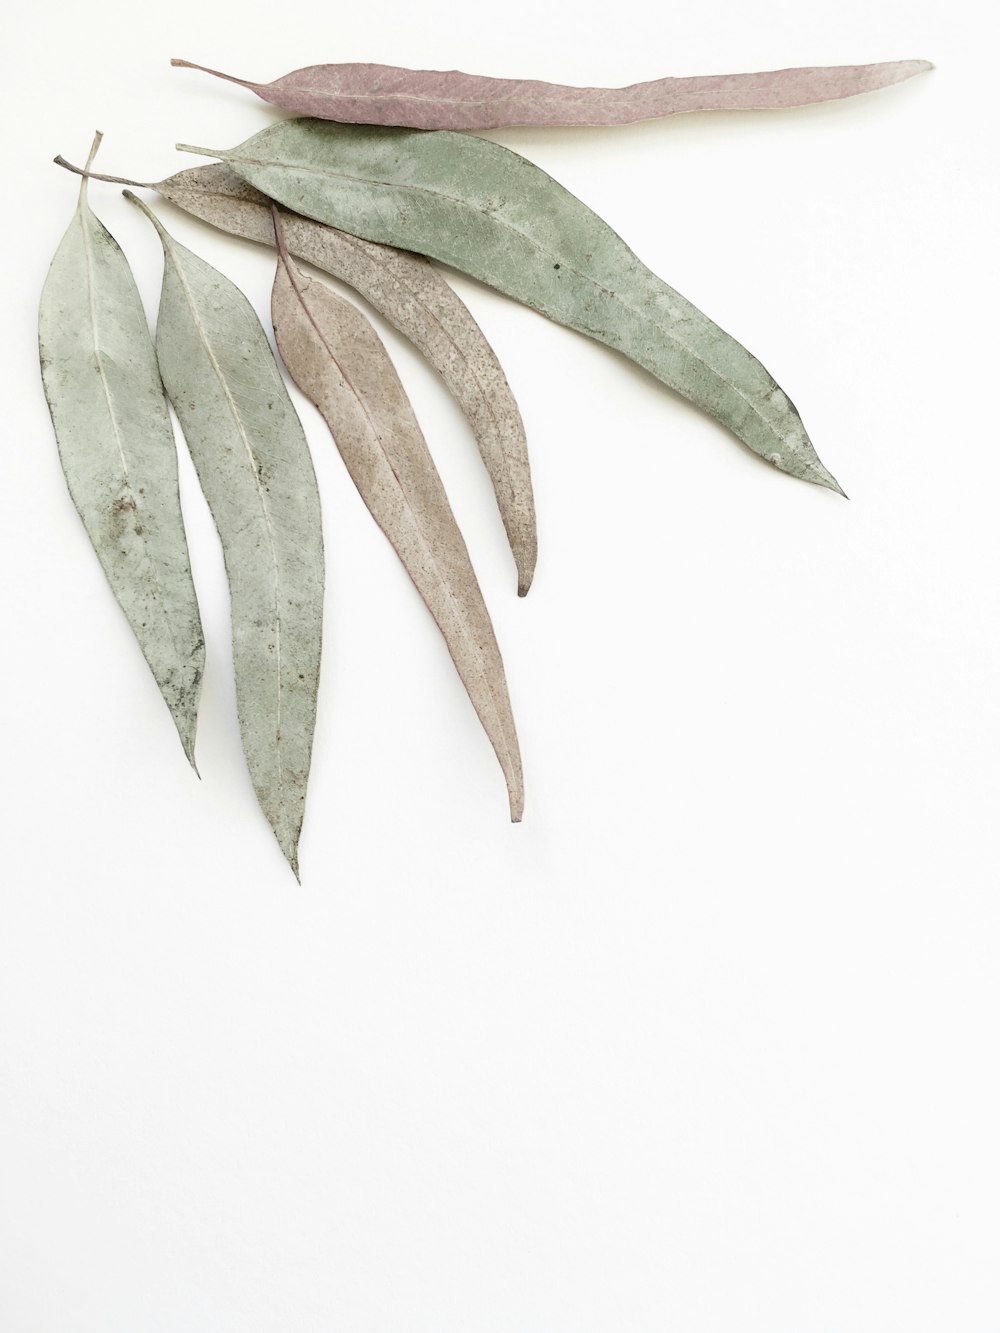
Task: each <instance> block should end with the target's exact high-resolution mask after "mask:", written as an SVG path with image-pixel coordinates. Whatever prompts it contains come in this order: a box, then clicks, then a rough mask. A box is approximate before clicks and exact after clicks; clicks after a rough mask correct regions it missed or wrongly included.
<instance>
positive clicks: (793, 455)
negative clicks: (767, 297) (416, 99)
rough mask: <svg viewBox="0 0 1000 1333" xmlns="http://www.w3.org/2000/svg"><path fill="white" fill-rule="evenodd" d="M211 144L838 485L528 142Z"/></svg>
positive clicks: (791, 420) (780, 412) (276, 185)
mask: <svg viewBox="0 0 1000 1333" xmlns="http://www.w3.org/2000/svg"><path fill="white" fill-rule="evenodd" d="M181 146H183V145H181ZM193 151H195V152H203V151H207V150H202V149H194V150H193ZM209 156H212V157H221V158H223V159H224V160H225V161H226V162H228V163H229V164H230V165H231V166H233V167H234V168H235V169H236V170H237V171H238V172H239V173H240V175H241V176H243V177H244V178H245V179H246V180H248V181H249V182H250V183H251V184H252V185H255V186H256V187H257V188H258V189H260V190H262V191H263V192H264V193H265V194H267V195H269V196H270V197H271V198H273V199H276V200H277V201H278V202H280V203H282V204H284V205H285V206H286V207H288V208H291V209H294V210H295V211H296V212H299V213H305V214H306V215H307V216H309V217H312V218H315V219H317V220H318V221H321V222H326V223H328V224H329V225H331V226H334V227H339V228H341V229H342V230H344V231H348V232H352V233H353V234H355V235H358V236H362V237H365V238H367V239H368V240H372V241H380V242H382V243H385V244H389V245H396V246H399V247H401V248H402V249H406V250H416V251H417V252H419V253H421V254H426V255H430V256H431V257H432V258H434V259H438V260H440V261H441V262H443V263H445V264H450V265H452V266H454V267H455V268H457V269H460V270H462V272H464V273H468V274H470V275H472V276H473V277H476V278H478V279H480V280H481V281H482V282H485V283H488V284H489V285H490V286H492V287H495V288H497V289H498V290H499V291H501V292H504V293H506V294H507V295H508V296H512V297H514V298H515V299H516V300H518V301H522V302H523V303H524V304H525V305H528V306H531V307H532V308H533V309H535V310H538V311H539V312H540V313H542V314H544V315H547V316H548V317H549V318H550V319H554V320H556V321H557V322H559V323H561V324H565V325H567V326H568V327H570V328H573V329H576V330H578V331H579V332H581V333H585V334H587V335H588V336H590V337H592V338H595V339H597V340H598V341H599V342H603V343H606V344H607V345H608V346H609V347H613V348H615V349H616V350H617V351H619V352H622V353H623V354H624V355H625V356H628V357H630V358H631V359H632V360H633V361H635V362H637V363H638V364H639V365H641V366H644V367H645V368H646V369H647V370H649V371H650V372H651V373H652V374H654V375H655V376H657V378H658V379H660V380H662V381H663V382H664V383H665V384H667V385H668V386H669V387H670V388H672V389H674V390H676V392H678V393H680V394H681V395H683V397H685V398H687V399H689V400H690V401H691V402H692V403H694V404H695V405H696V406H697V407H699V408H701V409H702V410H703V411H705V412H707V413H709V414H710V415H711V416H713V417H715V418H716V419H717V420H719V421H720V422H722V424H723V425H725V426H727V427H728V428H729V429H730V430H731V431H732V432H733V434H734V435H736V436H737V437H738V438H739V439H741V440H742V441H743V442H744V443H745V444H747V445H748V446H749V447H750V448H751V449H752V450H753V451H754V452H755V453H757V454H759V455H760V456H761V457H762V458H764V459H766V460H767V461H768V462H769V463H772V464H774V466H775V467H777V468H780V469H781V470H782V471H784V472H788V473H790V474H791V475H793V476H796V477H801V478H804V479H805V480H807V481H812V482H817V483H818V484H820V485H823V486H829V487H831V488H832V489H834V490H838V491H839V490H840V487H839V486H838V485H837V483H836V481H835V480H834V478H833V477H832V476H831V475H830V473H829V472H828V471H827V470H826V468H825V467H824V466H823V464H822V463H821V462H820V460H819V458H818V457H817V455H816V452H815V450H814V449H813V446H812V444H811V442H810V440H809V437H808V436H807V434H806V431H805V428H804V427H803V425H802V422H801V420H800V418H799V415H798V412H797V411H796V410H795V407H794V406H793V404H792V403H791V402H790V400H789V399H788V397H787V396H786V395H785V393H784V392H783V391H782V389H781V388H780V387H779V386H778V384H777V383H776V382H775V380H774V379H773V378H772V377H771V375H770V374H769V373H768V372H767V371H766V370H765V369H764V367H763V366H762V365H761V363H760V362H759V361H758V360H757V359H756V357H754V356H752V355H751V354H750V353H749V352H748V351H747V350H746V348H745V347H743V346H741V344H740V343H738V342H737V341H736V340H735V339H734V338H732V337H730V336H729V334H727V333H725V332H724V331H723V330H722V329H720V328H719V327H718V325H716V324H714V323H713V322H712V321H711V320H710V319H708V318H707V317H706V316H705V315H703V314H702V313H701V311H699V310H698V309H696V308H695V306H693V305H692V304H691V303H690V302H689V301H687V300H685V299H684V297H682V296H680V295H679V294H678V293H677V292H675V291H674V290H673V289H672V288H671V287H668V286H667V284H666V283H665V282H663V281H662V279H660V278H658V277H657V276H656V275H655V274H654V273H652V272H651V271H650V270H649V269H648V268H647V267H646V266H645V265H644V264H643V263H641V261H640V260H639V259H638V258H637V257H636V255H635V254H633V252H632V251H631V250H630V249H629V248H628V246H627V245H626V244H625V242H624V241H623V240H622V239H621V237H620V236H618V235H617V234H616V233H615V232H613V231H612V230H611V228H610V227H609V226H608V225H607V224H606V223H605V222H603V221H602V220H601V219H600V218H599V217H598V216H597V215H596V213H593V212H592V211H591V210H590V209H589V208H587V207H586V205H585V204H583V203H581V202H580V200H579V199H577V198H575V197H574V196H573V195H572V194H570V193H569V191H568V190H565V189H564V188H563V187H562V186H561V185H559V184H558V183H557V182H556V181H554V180H553V179H552V178H551V177H550V176H548V175H546V174H545V172H543V171H541V170H540V169H539V168H538V167H536V166H534V165H533V164H532V163H531V162H528V161H527V160H526V159H525V158H523V157H520V156H519V155H518V154H517V153H513V152H511V151H510V150H509V149H506V148H502V147H500V146H499V145H498V144H495V143H490V142H489V141H487V140H485V139H479V138H476V137H474V136H472V135H467V134H456V133H453V132H451V131H447V130H439V131H431V132H423V131H416V130H400V129H391V128H386V127H379V126H363V125H339V124H335V123H332V122H330V121H323V120H310V119H300V120H288V121H281V122H279V123H278V124H276V125H273V126H271V127H270V128H268V129H266V130H262V131H261V132H260V133H259V134H255V135H254V136H253V137H252V138H250V139H248V140H247V141H246V142H245V143H243V144H240V145H239V146H238V147H236V148H233V149H230V150H228V151H224V152H219V151H215V150H213V151H212V152H210V153H209Z"/></svg>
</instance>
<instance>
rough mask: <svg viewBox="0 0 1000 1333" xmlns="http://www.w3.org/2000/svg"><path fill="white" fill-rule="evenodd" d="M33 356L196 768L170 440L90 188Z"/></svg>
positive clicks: (103, 551)
mask: <svg viewBox="0 0 1000 1333" xmlns="http://www.w3.org/2000/svg"><path fill="white" fill-rule="evenodd" d="M99 142H100V135H98V136H97V138H96V139H95V140H94V146H93V148H92V149H91V153H90V158H89V159H88V167H89V165H90V162H91V161H92V160H93V156H94V153H95V152H96V150H97V146H98V144H99ZM38 346H39V352H40V356H41V367H42V382H43V384H44V387H45V396H46V398H47V399H48V404H49V411H50V412H51V414H52V424H53V426H54V427H55V433H56V440H57V443H58V445H59V456H60V459H61V460H62V466H63V471H64V472H65V474H66V481H67V483H68V485H69V490H70V494H71V495H72V497H73V503H74V504H75V505H76V507H77V510H78V511H79V514H80V517H81V518H82V519H83V523H84V527H85V528H86V530H87V535H88V536H89V538H90V541H91V543H92V545H93V547H94V550H95V551H96V552H97V557H98V559H99V560H100V562H101V565H102V567H103V569H104V573H105V574H106V576H107V579H108V582H109V584H110V585H111V589H112V591H113V592H114V595H115V597H116V598H117V599H118V602H119V604H120V606H121V608H122V610H123V611H124V612H125V615H126V617H127V618H128V622H129V624H130V625H131V627H132V632H133V633H134V634H135V637H136V639H137V640H138V642H139V646H140V648H141V649H142V652H143V655H144V656H145V658H146V661H147V662H148V663H149V668H150V670H151V671H152V673H153V676H154V678H155V680H156V683H157V685H158V686H159V687H160V693H161V694H162V695H163V698H164V701H165V702H166V705H167V707H168V708H169V709H170V713H171V716H172V717H173V719H174V723H175V725H176V727H177V732H178V734H179V736H180V738H181V744H182V745H183V746H184V753H185V754H186V755H187V757H188V759H189V760H190V762H191V764H192V765H193V764H194V741H195V731H196V728H197V722H198V701H199V699H200V697H201V681H202V675H203V673H204V669H205V641H204V638H203V637H202V631H201V619H200V617H199V615H198V602H197V598H196V597H195V590H194V584H193V582H192V580H191V564H190V560H189V558H188V548H187V538H186V537H185V533H184V521H183V519H182V517H181V506H180V496H179V494H178V489H177V452H176V446H175V444H174V432H173V427H172V426H171V424H170V414H169V412H168V410H167V402H166V398H165V397H164V393H163V385H162V383H161V382H160V373H159V370H158V369H157V365H156V355H155V353H154V351H153V344H152V341H151V339H150V336H149V328H148V325H147V324H146V315H145V311H144V310H143V308H142V301H141V300H140V298H139V292H138V289H137V288H136V285H135V279H134V278H133V277H132V270H131V269H130V268H129V265H128V260H127V259H126V258H125V256H124V255H123V254H122V252H121V250H120V248H119V246H118V243H117V242H116V241H115V239H114V237H113V236H112V235H111V233H110V232H109V231H107V230H106V228H105V227H103V226H102V224H101V223H100V222H99V221H98V219H97V218H96V217H95V216H94V214H93V213H92V212H91V210H90V206H89V204H88V203H87V181H86V178H85V179H84V180H83V182H82V184H81V186H80V199H79V203H78V205H77V209H76V213H75V214H74V216H73V221H72V222H71V223H70V225H69V229H68V230H67V232H66V234H65V236H64V237H63V239H62V241H61V243H60V245H59V249H58V250H57V251H56V255H55V258H54V259H53V260H52V266H51V268H50V269H49V273H48V277H47V278H46V279H45V286H44V288H43V290H42V298H41V303H40V306H39V311H38Z"/></svg>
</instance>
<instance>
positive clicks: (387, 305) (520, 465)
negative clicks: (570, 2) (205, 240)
mask: <svg viewBox="0 0 1000 1333" xmlns="http://www.w3.org/2000/svg"><path fill="white" fill-rule="evenodd" d="M154 188H155V189H156V190H158V191H159V193H160V194H161V195H162V196H163V197H164V198H165V199H169V200H170V202H171V203H174V204H177V205H178V206H179V207H181V208H184V209H186V210H187V211H188V212H189V213H193V214H194V215H195V216H196V217H199V218H202V219H204V220H205V221H206V222H210V223H211V224H212V225H213V226H214V227H220V228H221V229H222V230H223V231H228V232H231V233H233V234H234V235H237V236H245V237H247V238H249V239H250V240H253V241H260V242H263V243H265V244H267V245H271V244H273V241H274V230H273V228H272V225H271V213H270V202H269V200H268V199H267V198H266V197H265V196H264V195H262V194H261V193H260V192H259V191H258V190H255V189H254V188H253V186H252V185H249V184H248V183H247V182H246V181H245V180H244V179H243V178H242V177H241V176H240V175H238V174H237V173H236V172H235V171H233V170H232V169H231V168H230V167H228V166H227V165H226V164H225V163H223V162H219V163H215V164H213V165H212V166H207V167H193V168H191V169H190V170H188V171H179V172H178V173H177V174H176V175H175V176H170V177H169V178H168V179H167V180H164V181H160V182H158V184H157V185H156V186H155V187H154ZM283 230H284V236H285V242H286V245H287V247H288V250H289V251H290V253H292V254H294V255H298V257H299V258H300V259H305V260H308V262H309V263H310V264H314V265H315V266H316V267H317V268H320V269H323V271H324V272H326V273H329V274H331V276H333V277H335V278H339V279H340V280H341V281H342V282H346V283H347V284H348V286H350V287H353V288H354V290H355V291H356V292H358V293H359V294H360V295H361V296H363V297H364V298H365V300H366V301H368V302H369V304H370V305H372V306H374V308H375V309H376V310H377V311H378V312H379V313H380V314H381V315H384V316H385V318H386V319H387V320H388V321H389V322H390V324H392V325H394V327H395V328H397V329H399V331H400V332H401V333H402V334H404V335H405V336H406V337H407V338H409V339H410V341H411V342H412V343H413V344H414V346H415V347H417V348H418V350H419V351H421V352H422V353H423V355H424V356H425V357H426V358H427V360H428V362H429V363H430V364H431V365H432V366H433V367H434V369H435V370H436V371H437V372H438V374H439V375H440V376H441V377H442V379H443V380H444V382H445V384H446V385H447V386H448V388H449V389H450V390H451V392H452V394H453V395H454V397H455V399H456V401H457V402H458V404H459V406H460V407H461V408H462V411H463V412H464V413H465V416H466V418H467V420H468V422H469V424H470V426H471V427H472V430H473V433H474V435H475V438H476V443H477V444H478V445H479V451H480V454H481V455H482V458H483V462H484V463H485V465H486V468H487V471H488V472H489V474H490V480H491V481H492V483H493V490H494V492H495V494H496V498H497V507H498V508H499V510H500V516H501V518H502V519H503V523H504V527H505V529H506V531H507V537H508V540H509V542H510V547H511V551H512V553H513V556H514V562H515V564H516V566H517V587H518V593H519V594H520V595H521V596H522V597H523V596H524V595H525V593H526V592H527V591H528V588H529V587H530V585H531V580H532V576H533V574H534V570H535V559H536V556H537V549H538V541H537V536H536V530H535V507H534V500H533V498H532V491H531V471H530V468H529V465H528V445H527V441H526V439H525V434H524V424H523V422H522V420H521V414H520V412H519V411H518V407H517V403H516V402H515V401H514V396H513V394H512V393H511V391H510V386H509V385H508V383H507V378H506V376H505V375H504V372H503V369H502V367H501V365H500V363H499V361H498V360H497V358H496V354H495V353H494V351H493V349H492V348H491V347H490V345H489V343H488V342H487V341H486V338H485V337H484V335H483V332H482V330H481V329H480V327H479V325H478V324H477V323H476V321H475V320H474V319H473V317H472V315H471V314H470V313H469V310H468V308H467V307H466V306H465V304H464V302H463V301H461V300H460V298H459V297H458V296H457V295H456V293H455V292H454V291H453V290H452V289H451V287H449V285H448V283H447V282H446V281H445V279H444V278H443V276H442V275H441V274H440V273H439V272H438V270H437V269H436V268H434V266H433V265H431V264H429V263H428V262H427V260H426V259H424V258H422V257H421V256H420V255H415V254H410V253H408V252H406V251H403V250H397V249H396V248H395V247H394V246H388V245H378V244H375V243H373V242H371V241H365V240H362V239H361V238H360V237H357V236H351V235H348V234H347V233H346V232H343V231H338V230H337V229H336V228H335V227H328V226H325V225H324V224H323V223H321V222H315V221H313V220H312V219H311V218H304V217H299V216H296V215H294V214H292V215H288V216H286V218H285V220H284V224H283Z"/></svg>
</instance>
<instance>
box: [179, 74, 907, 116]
mask: <svg viewBox="0 0 1000 1333" xmlns="http://www.w3.org/2000/svg"><path fill="white" fill-rule="evenodd" d="M170 63H171V64H172V65H180V66H183V67H184V68H185V69H200V70H202V71H203V72H204V73H206V74H214V75H215V76H216V78H220V79H226V80H228V81H229V82H230V83H238V84H241V85H242V86H243V87H244V88H249V89H250V90H251V91H252V92H255V93H256V94H257V96H258V97H262V98H263V99H264V101H265V102H273V103H274V105H275V106H280V107H283V108H284V109H285V110H286V111H293V112H295V114H296V115H302V116H318V117H319V118H320V119H322V120H339V121H345V122H348V123H351V124H358V125H402V126H407V127H409V128H411V129H417V130H493V129H500V128H502V127H503V126H508V125H629V124H632V123H633V122H635V121H639V120H655V119H657V118H658V117H660V116H674V115H677V114H679V113H680V112H684V111H756V110H775V109H779V108H782V107H793V106H806V105H808V104H809V103H812V102H830V101H835V100H837V99H838V98H842V97H854V96H856V95H857V94H858V93H869V92H873V91H875V90H876V89H878V88H887V87H889V86H890V85H891V84H894V83H902V82H903V80H904V79H909V78H912V76H913V75H914V74H920V73H922V72H923V71H924V70H928V69H931V68H933V66H932V65H931V64H930V62H929V61H927V60H891V61H883V62H881V63H879V64H875V65H817V66H808V67H806V68H803V69H777V70H769V71H766V72H764V73H759V74H713V75H707V76H704V77H695V78H682V79H678V78H666V79H653V80H651V81H650V82H648V83H633V84H630V85H629V86H628V87H627V88H573V87H569V86H567V85H565V84H560V83H542V82H539V81H538V80H536V79H494V78H490V77H487V76H485V75H480V74H463V73H461V72H460V71H459V70H445V71H440V70H429V69H402V68H399V67H398V66H395V65H365V64H350V65H307V66H306V67H305V68H304V69H297V70H293V71H292V72H291V73H290V74H285V75H284V76H283V77H282V78H280V79H275V80H274V82H273V83H253V82H251V81H250V80H248V79H238V78H234V77H233V75H231V74H222V73H220V72H219V71H218V70H215V69H206V68H205V66H204V65H195V64H193V63H192V62H191V61H189V60H172V61H171V62H170Z"/></svg>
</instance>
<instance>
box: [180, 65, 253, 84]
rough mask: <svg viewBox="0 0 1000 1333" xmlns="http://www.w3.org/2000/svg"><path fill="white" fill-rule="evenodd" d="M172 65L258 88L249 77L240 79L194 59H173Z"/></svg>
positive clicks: (228, 81)
mask: <svg viewBox="0 0 1000 1333" xmlns="http://www.w3.org/2000/svg"><path fill="white" fill-rule="evenodd" d="M170 63H171V65H176V66H178V67H179V68H180V69H199V70H201V72H202V74H214V75H215V77H216V78H217V79H225V80H226V82H227V83H238V84H240V86H241V87H243V88H256V86H257V85H256V84H254V83H251V82H250V81H249V80H248V79H238V78H236V76H235V75H233V74H223V73H222V71H221V70H218V69H209V68H208V66H207V65H196V64H195V63H194V61H192V60H177V59H176V58H175V59H173V60H171V62H170Z"/></svg>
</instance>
